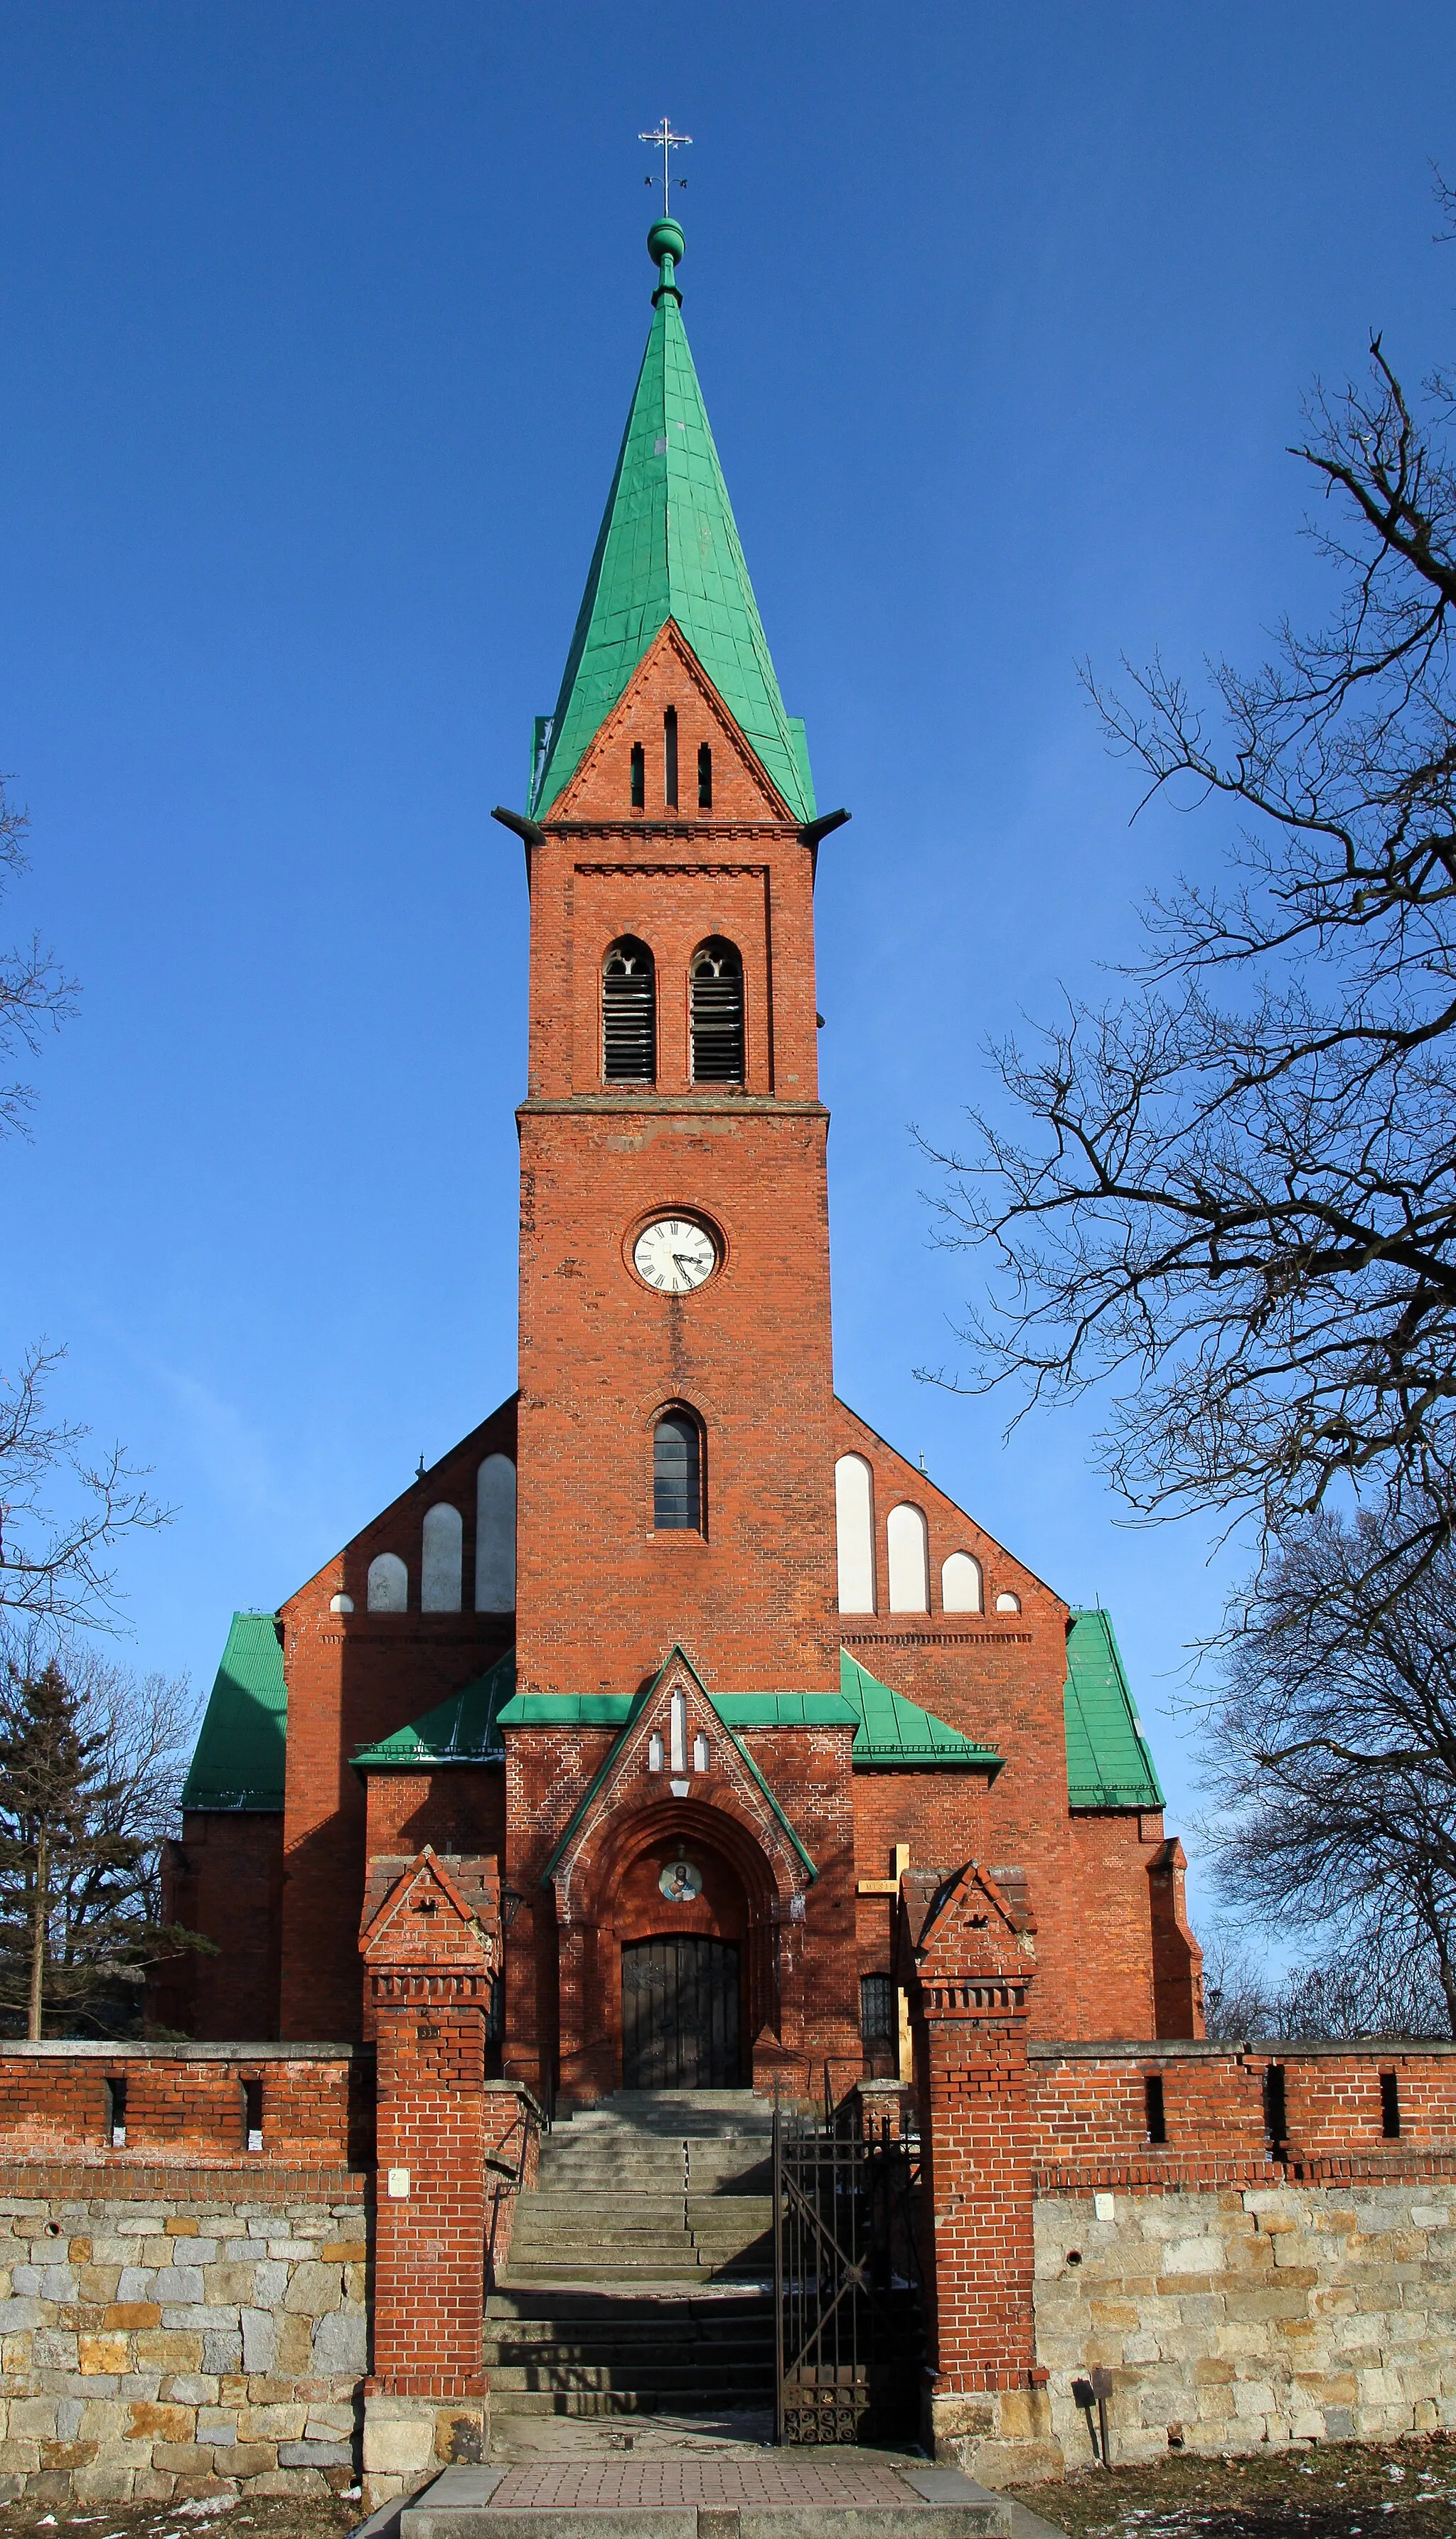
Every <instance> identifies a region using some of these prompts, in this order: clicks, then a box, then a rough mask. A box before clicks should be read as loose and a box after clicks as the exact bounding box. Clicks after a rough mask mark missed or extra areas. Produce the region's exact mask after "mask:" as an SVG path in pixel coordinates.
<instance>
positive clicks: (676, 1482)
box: [653, 1410, 703, 1534]
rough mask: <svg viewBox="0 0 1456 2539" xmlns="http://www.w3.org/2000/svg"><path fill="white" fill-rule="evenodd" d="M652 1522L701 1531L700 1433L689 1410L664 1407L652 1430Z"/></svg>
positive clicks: (665, 1528)
mask: <svg viewBox="0 0 1456 2539" xmlns="http://www.w3.org/2000/svg"><path fill="white" fill-rule="evenodd" d="M653 1526H654V1529H655V1531H656V1532H657V1533H659V1534H701V1533H702V1531H703V1437H702V1431H701V1429H700V1428H699V1426H698V1423H697V1421H696V1419H695V1418H694V1417H693V1414H692V1412H691V1411H690V1410H664V1411H663V1413H662V1416H661V1418H660V1419H659V1421H658V1424H657V1427H656V1428H655V1429H654V1431H653Z"/></svg>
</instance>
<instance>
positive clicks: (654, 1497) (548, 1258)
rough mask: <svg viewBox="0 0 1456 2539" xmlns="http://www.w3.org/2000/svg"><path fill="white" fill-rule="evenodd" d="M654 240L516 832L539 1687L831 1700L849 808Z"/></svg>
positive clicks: (527, 1674) (531, 1570) (522, 1592)
mask: <svg viewBox="0 0 1456 2539" xmlns="http://www.w3.org/2000/svg"><path fill="white" fill-rule="evenodd" d="M649 243H650V247H651V251H652V253H653V255H654V257H655V258H656V260H657V263H658V266H659V276H660V278H659V285H658V289H657V291H656V292H655V294H654V302H655V308H654V315H653V323H652V330H651V332H650V334H649V337H648V343H647V350H646V353H645V355H644V357H643V364H642V371H641V375H640V377H639V379H638V382H637V389H636V393H635V395H634V397H633V401H632V410H631V413H630V415H629V417H628V421H627V430H626V433H625V435H624V438H623V442H622V448H621V454H620V457H619V458H618V461H617V469H616V474H615V477H614V479H613V482H612V487H611V492H610V495H609V497H608V500H607V506H606V512H605V515H604V517H603V520H602V524H601V531H600V535H599V536H598V538H597V542H596V550H595V554H594V555H593V557H592V561H591V569H590V574H589V579H588V583H587V589H586V594H585V597H584V599H583V601H582V607H581V613H580V616H579V618H578V621H577V627H576V632H575V635H574V637H573V641H572V646H571V651H570V654H569V657H568V660H567V665H566V672H565V675H564V677H563V680H562V684H561V693H560V696H559V698H558V701H557V705H556V710H555V713H554V714H553V715H552V716H550V717H549V718H548V719H545V720H543V721H542V722H541V723H540V724H539V725H538V727H537V750H536V768H535V781H534V786H533V792H532V820H531V823H530V824H529V826H528V828H527V831H526V858H527V867H528V875H529V887H530V943H531V951H530V1037H529V1073H528V1081H527V1091H526V1098H525V1100H524V1102H523V1103H522V1104H521V1105H520V1110H519V1112H518V1114H517V1117H518V1120H519V1123H520V1189H521V1242H520V1530H519V1569H518V1578H519V1588H518V1600H517V1670H518V1677H519V1681H520V1686H521V1689H522V1690H523V1691H529V1692H539V1693H547V1694H550V1693H569V1694H573V1693H587V1692H598V1691H601V1692H621V1691H623V1690H629V1689H635V1688H636V1685H637V1684H638V1682H639V1681H641V1679H642V1677H643V1675H644V1672H645V1671H646V1670H648V1669H650V1668H651V1667H653V1666H655V1665H656V1664H658V1663H659V1660H660V1658H661V1656H662V1654H663V1652H664V1650H665V1649H666V1648H668V1647H669V1646H671V1645H672V1644H673V1643H674V1642H676V1643H679V1644H680V1645H681V1646H682V1648H683V1649H684V1650H685V1651H686V1652H687V1653H688V1654H689V1655H690V1656H691V1657H692V1659H693V1662H694V1664H695V1665H696V1666H698V1667H699V1668H700V1670H701V1671H702V1673H703V1676H704V1680H705V1681H706V1682H708V1683H710V1684H713V1683H717V1684H718V1685H720V1686H727V1685H730V1686H731V1687H732V1689H733V1690H734V1691H760V1690H763V1691H777V1690H780V1689H783V1688H785V1687H788V1686H793V1687H795V1688H796V1689H798V1690H801V1691H804V1690H814V1691H819V1690H825V1691H827V1690H832V1689H836V1688H837V1682H838V1654H837V1653H838V1626H837V1620H836V1617H835V1612H834V1605H835V1587H834V1540H833V1484H832V1471H833V1461H834V1457H833V1450H832V1443H831V1408H832V1400H833V1381H832V1371H831V1361H830V1328H829V1258H828V1203H827V1194H826V1183H825V1140H826V1134H827V1128H828V1115H827V1113H826V1112H825V1110H824V1108H823V1106H822V1104H821V1103H820V1101H819V1099H818V1078H817V1066H816V1048H815V1012H814V949H813V879H814V860H815V855H816V851H817V846H818V841H819V838H820V836H821V835H822V833H823V831H824V830H825V828H827V827H829V826H832V825H834V823H833V822H823V821H819V820H817V819H816V818H815V816H814V802H813V792H812V788H811V784H810V779H809V771H808V759H807V754H806V751H805V747H804V739H803V728H802V725H801V724H800V723H798V722H796V721H790V719H789V718H788V716H786V714H785V712H784V707H783V702H782V699H781V697H780V694H779V683H778V680H777V678H776V676H775V674H774V665H773V661H772V659H771V657H770V654H769V649H768V645H767V643H766V641H765V639H764V632H763V627H762V624H761V622H760V619H759V614H758V609H757V605H756V603H755V601H754V596H753V590H752V586H751V584H750V583H749V579H748V572H747V567H746V565H745V563H744V560H743V551H742V548H741V546H740V544H739V541H738V534H737V530H736V527H735V526H734V522H733V515H732V511H731V508H730V506H729V503H728V491H727V488H726V486H725V484H724V479H723V473H722V470H721V468H720V466H719V461H718V452H717V450H716V448H715V447H714V443H713V435H712V432H711V430H710V428H709V423H708V417H707V413H706V411H705V409H704V404H703V398H702V394H701V391H700V389H699V385H698V379H697V375H696V372H695V371H694V368H693V360H692V355H691V353H690V351H689V349H688V343H687V337H686V334H685V333H684V330H683V323H682V313H681V306H680V294H679V290H678V286H677V281H676V278H675V277H676V270H677V264H678V260H679V258H680V257H681V254H682V233H681V231H680V230H679V229H678V227H677V225H676V224H675V223H674V222H671V221H666V220H664V221H659V222H658V223H657V224H656V225H655V227H654V229H653V231H652V233H651V238H650V241H649ZM841 816H842V815H841Z"/></svg>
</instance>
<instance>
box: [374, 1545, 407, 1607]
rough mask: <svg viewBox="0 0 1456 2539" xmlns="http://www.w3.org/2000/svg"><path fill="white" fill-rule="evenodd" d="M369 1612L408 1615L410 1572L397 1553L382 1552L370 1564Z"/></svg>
mask: <svg viewBox="0 0 1456 2539" xmlns="http://www.w3.org/2000/svg"><path fill="white" fill-rule="evenodd" d="M369 1610H370V1612H371V1613H408V1611H409V1571H408V1570H407V1569H406V1568H405V1565H404V1563H403V1561H402V1560H401V1559H400V1557H399V1554H398V1552H397V1551H381V1553H380V1554H379V1556H378V1558H377V1559H375V1560H372V1561H371V1562H370V1564H369Z"/></svg>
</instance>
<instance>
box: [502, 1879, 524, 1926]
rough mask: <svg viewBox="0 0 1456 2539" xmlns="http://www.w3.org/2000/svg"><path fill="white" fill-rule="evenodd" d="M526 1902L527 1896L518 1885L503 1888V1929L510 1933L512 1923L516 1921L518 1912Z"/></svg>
mask: <svg viewBox="0 0 1456 2539" xmlns="http://www.w3.org/2000/svg"><path fill="white" fill-rule="evenodd" d="M524 1902H525V1897H524V1896H523V1895H522V1894H521V1892H520V1888H519V1887H502V1888H501V1928H502V1930H503V1931H505V1932H508V1933H509V1931H510V1928H511V1925H512V1923H513V1922H514V1921H515V1919H516V1916H517V1914H518V1913H519V1912H520V1908H521V1906H522V1904H523V1903H524Z"/></svg>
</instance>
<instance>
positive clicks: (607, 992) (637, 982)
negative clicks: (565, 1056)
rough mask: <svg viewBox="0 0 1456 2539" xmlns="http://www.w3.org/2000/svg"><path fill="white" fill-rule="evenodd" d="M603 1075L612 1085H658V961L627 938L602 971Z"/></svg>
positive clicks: (610, 954)
mask: <svg viewBox="0 0 1456 2539" xmlns="http://www.w3.org/2000/svg"><path fill="white" fill-rule="evenodd" d="M601 1072H602V1075H603V1077H604V1079H605V1081H606V1082H607V1083H608V1084H656V1082H657V1080H658V997H657V981H656V979H655V978H654V976H653V956H652V954H651V952H649V950H648V948H647V945H646V944H645V943H639V942H638V941H637V940H636V938H635V936H633V935H631V934H624V935H623V937H622V939H621V941H620V943H614V944H613V945H612V947H611V950H610V951H609V952H608V954H607V956H606V959H605V960H604V961H603V963H602V965H601Z"/></svg>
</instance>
